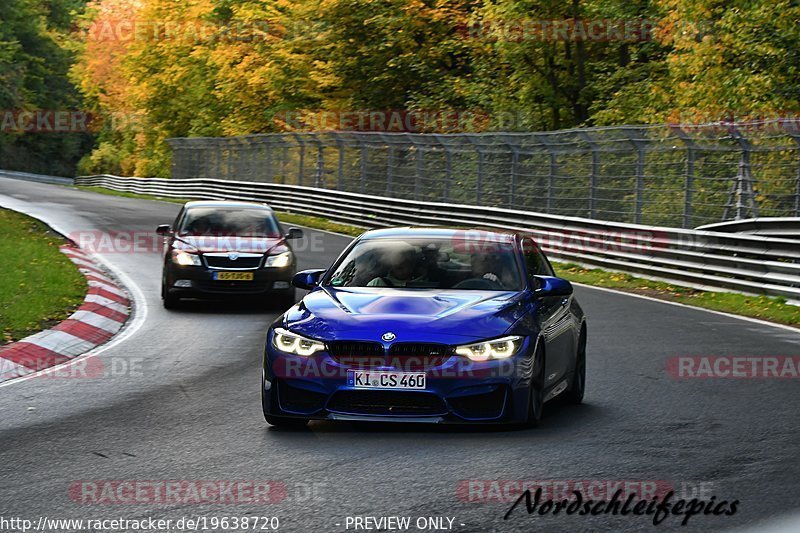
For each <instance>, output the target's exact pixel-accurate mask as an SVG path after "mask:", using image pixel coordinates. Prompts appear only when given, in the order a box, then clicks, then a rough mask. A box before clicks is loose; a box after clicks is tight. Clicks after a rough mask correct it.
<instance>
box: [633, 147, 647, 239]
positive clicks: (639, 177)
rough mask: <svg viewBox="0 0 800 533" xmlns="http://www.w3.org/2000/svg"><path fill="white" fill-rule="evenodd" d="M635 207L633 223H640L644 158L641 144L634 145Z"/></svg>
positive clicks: (642, 201) (642, 202) (642, 203)
mask: <svg viewBox="0 0 800 533" xmlns="http://www.w3.org/2000/svg"><path fill="white" fill-rule="evenodd" d="M636 152H637V154H636V207H635V212H634V214H633V222H634V223H635V224H641V223H642V209H643V207H644V158H645V151H644V148H642V147H641V146H637V147H636Z"/></svg>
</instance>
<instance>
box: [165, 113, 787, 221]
mask: <svg viewBox="0 0 800 533" xmlns="http://www.w3.org/2000/svg"><path fill="white" fill-rule="evenodd" d="M412 125H413V124H412ZM167 142H168V143H169V145H170V147H171V148H172V168H171V174H170V176H171V177H172V178H173V179H185V178H212V179H224V180H235V181H250V182H261V183H264V182H267V183H282V184H286V185H300V186H311V187H316V188H321V189H336V190H340V191H346V192H353V193H358V194H367V195H376V196H390V197H392V198H404V199H406V200H415V201H421V202H441V203H453V204H466V205H475V206H492V207H502V208H507V209H521V210H525V211H535V212H537V213H547V214H551V215H561V216H573V217H582V218H591V219H597V220H608V221H612V222H625V223H633V224H648V225H656V226H673V227H682V228H686V229H690V228H695V227H697V226H700V225H702V224H710V223H714V222H720V221H725V220H741V219H745V218H757V217H800V119H797V118H785V119H772V120H763V121H752V122H740V123H732V122H723V123H713V124H700V125H697V124H681V125H678V124H673V125H652V126H614V127H602V128H579V129H572V130H560V131H550V132H485V133H452V134H439V133H397V132H377V131H323V132H290V133H270V134H260V135H244V136H238V137H191V138H176V139H169V140H168V141H167Z"/></svg>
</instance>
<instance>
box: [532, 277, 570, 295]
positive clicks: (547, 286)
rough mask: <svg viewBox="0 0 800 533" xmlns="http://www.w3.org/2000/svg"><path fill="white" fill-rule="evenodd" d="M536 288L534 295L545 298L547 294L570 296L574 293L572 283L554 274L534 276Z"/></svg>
mask: <svg viewBox="0 0 800 533" xmlns="http://www.w3.org/2000/svg"><path fill="white" fill-rule="evenodd" d="M533 281H534V283H535V288H534V289H533V294H534V296H536V297H538V298H544V297H547V296H569V295H570V294H572V283H570V282H569V281H567V280H565V279H562V278H556V277H554V276H533Z"/></svg>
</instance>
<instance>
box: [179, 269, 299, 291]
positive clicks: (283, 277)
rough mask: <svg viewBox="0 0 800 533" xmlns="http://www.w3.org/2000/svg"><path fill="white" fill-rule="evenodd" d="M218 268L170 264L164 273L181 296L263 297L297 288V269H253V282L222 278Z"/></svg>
mask: <svg viewBox="0 0 800 533" xmlns="http://www.w3.org/2000/svg"><path fill="white" fill-rule="evenodd" d="M214 272H217V271H216V270H213V269H210V268H206V267H201V266H186V267H182V266H179V265H175V264H169V265H168V266H167V267H166V269H165V273H164V286H165V289H166V290H167V291H169V292H170V293H171V294H174V295H176V296H179V297H181V298H219V297H225V296H236V295H243V296H248V295H250V296H260V295H265V294H271V293H281V294H288V293H292V292H293V291H294V289H293V287H292V285H291V281H292V277H293V276H294V274H295V268H293V267H285V268H259V269H255V270H247V271H245V272H252V274H253V280H252V281H219V280H215V279H214V277H213V276H214Z"/></svg>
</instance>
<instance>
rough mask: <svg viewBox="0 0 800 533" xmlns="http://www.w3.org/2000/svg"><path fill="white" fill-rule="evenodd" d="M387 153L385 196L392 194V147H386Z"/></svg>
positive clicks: (390, 145) (391, 145)
mask: <svg viewBox="0 0 800 533" xmlns="http://www.w3.org/2000/svg"><path fill="white" fill-rule="evenodd" d="M388 149H389V153H388V154H387V158H386V196H391V194H392V179H393V177H394V145H393V144H391V143H390V144H389V145H388Z"/></svg>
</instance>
